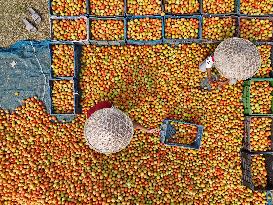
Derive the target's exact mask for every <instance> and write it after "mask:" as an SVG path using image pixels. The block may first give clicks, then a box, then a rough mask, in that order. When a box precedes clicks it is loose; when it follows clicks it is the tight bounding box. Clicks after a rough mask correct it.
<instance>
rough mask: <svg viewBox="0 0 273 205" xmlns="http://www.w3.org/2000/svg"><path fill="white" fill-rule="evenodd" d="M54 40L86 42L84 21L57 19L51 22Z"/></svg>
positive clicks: (82, 19)
mask: <svg viewBox="0 0 273 205" xmlns="http://www.w3.org/2000/svg"><path fill="white" fill-rule="evenodd" d="M52 30H53V36H52V37H53V39H54V40H70V41H75V40H87V28H86V19H84V18H81V19H76V20H75V19H58V20H53V22H52Z"/></svg>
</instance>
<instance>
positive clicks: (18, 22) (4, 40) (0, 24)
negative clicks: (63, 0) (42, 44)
mask: <svg viewBox="0 0 273 205" xmlns="http://www.w3.org/2000/svg"><path fill="white" fill-rule="evenodd" d="M0 5H1V6H0V47H8V46H9V45H11V44H13V43H15V42H16V41H18V40H26V39H33V40H41V39H49V13H48V0H28V1H27V0H12V1H10V0H0ZM29 7H32V8H33V9H35V10H36V11H38V12H39V14H40V15H41V16H42V22H41V23H40V25H38V26H37V28H38V31H39V33H36V34H35V33H29V32H28V31H27V30H26V29H25V26H24V24H23V22H22V18H26V19H27V20H28V21H30V22H31V23H33V22H32V18H31V15H30V13H29V11H28V8H29Z"/></svg>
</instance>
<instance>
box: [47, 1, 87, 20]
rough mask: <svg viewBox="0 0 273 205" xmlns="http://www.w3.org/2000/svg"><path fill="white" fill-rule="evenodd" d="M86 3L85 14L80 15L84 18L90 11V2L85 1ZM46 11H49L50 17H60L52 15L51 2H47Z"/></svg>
mask: <svg viewBox="0 0 273 205" xmlns="http://www.w3.org/2000/svg"><path fill="white" fill-rule="evenodd" d="M85 1H86V13H85V14H82V15H85V16H88V14H89V13H90V12H89V11H90V6H89V5H90V4H89V3H90V0H85ZM48 9H49V14H50V16H60V15H54V14H53V10H52V0H49V1H48ZM74 17H76V16H74Z"/></svg>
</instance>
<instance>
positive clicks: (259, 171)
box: [251, 156, 267, 188]
mask: <svg viewBox="0 0 273 205" xmlns="http://www.w3.org/2000/svg"><path fill="white" fill-rule="evenodd" d="M265 167H266V166H265V158H264V157H263V156H254V157H252V162H251V169H252V170H251V171H252V181H253V183H254V186H257V187H260V188H265V187H266V185H267V172H266V168H265Z"/></svg>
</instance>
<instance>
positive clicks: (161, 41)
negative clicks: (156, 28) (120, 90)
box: [125, 15, 164, 45]
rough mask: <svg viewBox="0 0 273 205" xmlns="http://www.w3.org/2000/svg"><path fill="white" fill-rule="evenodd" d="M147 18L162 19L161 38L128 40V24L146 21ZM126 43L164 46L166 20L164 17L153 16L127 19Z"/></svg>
mask: <svg viewBox="0 0 273 205" xmlns="http://www.w3.org/2000/svg"><path fill="white" fill-rule="evenodd" d="M145 18H150V19H160V20H161V29H162V30H161V38H160V39H158V40H133V39H128V22H129V21H130V20H133V19H145ZM125 20H126V22H125V29H126V31H125V42H126V44H129V45H157V44H162V43H163V37H164V20H163V16H153V15H147V16H132V17H126V18H125Z"/></svg>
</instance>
